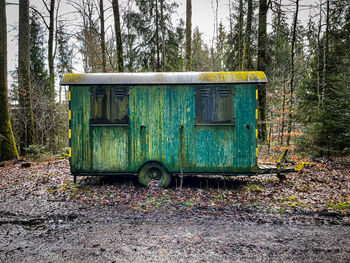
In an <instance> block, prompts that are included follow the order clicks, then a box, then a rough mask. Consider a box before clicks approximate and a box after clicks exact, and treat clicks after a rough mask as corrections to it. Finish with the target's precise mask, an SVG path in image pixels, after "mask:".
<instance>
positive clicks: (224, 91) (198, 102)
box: [194, 84, 235, 126]
mask: <svg viewBox="0 0 350 263" xmlns="http://www.w3.org/2000/svg"><path fill="white" fill-rule="evenodd" d="M194 95H195V118H194V119H195V122H194V124H195V126H235V116H234V85H227V84H225V85H218V84H216V85H215V84H207V85H196V86H195V94H194ZM223 97H225V98H227V99H226V102H225V101H224V102H223V101H222V100H218V99H219V98H223ZM203 98H208V99H203ZM203 104H204V105H206V106H204V105H203ZM225 104H226V105H225ZM208 105H209V107H211V109H210V108H209V111H208V107H207V106H208ZM220 107H224V108H225V107H226V108H228V109H229V110H228V111H222V110H221V117H225V115H227V114H229V116H226V118H224V120H220V119H219V118H220V116H219V115H220V113H219V111H220V109H219V108H220ZM210 110H211V111H210ZM208 113H210V115H206V114H208ZM222 114H223V116H222Z"/></svg>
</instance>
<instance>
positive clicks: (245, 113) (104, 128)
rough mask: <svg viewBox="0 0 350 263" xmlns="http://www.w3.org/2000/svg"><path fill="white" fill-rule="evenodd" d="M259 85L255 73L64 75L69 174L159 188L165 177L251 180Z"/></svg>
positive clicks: (261, 75) (261, 78) (259, 75)
mask: <svg viewBox="0 0 350 263" xmlns="http://www.w3.org/2000/svg"><path fill="white" fill-rule="evenodd" d="M265 82H266V77H265V74H264V73H263V72H257V71H254V72H253V71H252V72H181V73H101V74H100V73H98V74H67V75H66V76H65V77H64V79H63V80H62V82H61V85H69V104H70V110H69V124H70V125H69V128H70V130H69V138H70V150H69V156H70V165H71V173H72V174H73V175H74V177H75V176H78V175H116V174H138V175H139V180H140V182H141V183H142V184H144V185H148V183H149V182H150V181H151V180H153V179H154V180H158V185H159V186H161V187H166V186H168V184H169V183H170V179H171V174H187V173H192V174H220V175H242V174H244V175H252V174H257V173H259V172H261V171H262V170H261V169H259V167H258V164H257V135H258V132H257V125H256V123H257V118H258V111H257V109H256V101H257V96H258V95H257V94H258V91H257V86H258V84H261V83H265ZM270 168H271V167H270ZM265 170H266V169H265Z"/></svg>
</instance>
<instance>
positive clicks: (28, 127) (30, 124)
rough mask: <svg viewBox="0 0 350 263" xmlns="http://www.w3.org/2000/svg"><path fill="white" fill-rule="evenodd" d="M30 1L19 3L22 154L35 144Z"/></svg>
mask: <svg viewBox="0 0 350 263" xmlns="http://www.w3.org/2000/svg"><path fill="white" fill-rule="evenodd" d="M29 32H30V31H29V0H20V1H19V39H18V89H19V106H20V108H21V110H22V114H21V115H22V118H23V119H24V127H25V128H24V132H23V133H22V135H21V143H20V146H21V154H25V150H24V148H25V147H28V146H29V145H32V144H35V134H34V118H33V109H32V102H31V95H32V94H31V93H32V91H31V83H30V63H29Z"/></svg>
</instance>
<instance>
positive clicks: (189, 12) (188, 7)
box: [186, 0, 192, 71]
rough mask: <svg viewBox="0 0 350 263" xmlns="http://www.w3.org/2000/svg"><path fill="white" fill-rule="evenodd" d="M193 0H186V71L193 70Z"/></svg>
mask: <svg viewBox="0 0 350 263" xmlns="http://www.w3.org/2000/svg"><path fill="white" fill-rule="evenodd" d="M191 37H192V0H187V1H186V71H191V70H192V65H191V64H192V61H191V60H192V59H191V57H192V51H191V46H192V39H191Z"/></svg>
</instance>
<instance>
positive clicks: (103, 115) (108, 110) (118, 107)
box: [91, 86, 129, 125]
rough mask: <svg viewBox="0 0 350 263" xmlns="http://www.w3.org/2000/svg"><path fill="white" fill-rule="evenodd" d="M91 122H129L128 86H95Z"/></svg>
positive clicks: (92, 95) (102, 123) (106, 123)
mask: <svg viewBox="0 0 350 263" xmlns="http://www.w3.org/2000/svg"><path fill="white" fill-rule="evenodd" d="M91 107H92V110H91V116H92V117H91V124H97V125H98V124H100V125H108V124H128V123H129V97H128V87H120V86H118V87H93V88H92V90H91Z"/></svg>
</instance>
